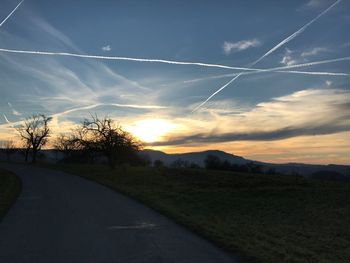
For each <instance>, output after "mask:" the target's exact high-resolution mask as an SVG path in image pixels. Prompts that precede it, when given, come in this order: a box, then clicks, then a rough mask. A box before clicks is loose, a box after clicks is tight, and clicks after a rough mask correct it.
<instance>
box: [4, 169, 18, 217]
mask: <svg viewBox="0 0 350 263" xmlns="http://www.w3.org/2000/svg"><path fill="white" fill-rule="evenodd" d="M20 192H21V181H20V179H19V178H18V176H16V175H15V174H13V173H10V172H7V171H5V170H2V169H0V221H1V219H2V218H3V217H4V215H5V214H6V212H7V210H8V209H9V208H10V207H11V205H12V204H13V203H14V202H15V201H16V198H17V196H18V195H19V193H20Z"/></svg>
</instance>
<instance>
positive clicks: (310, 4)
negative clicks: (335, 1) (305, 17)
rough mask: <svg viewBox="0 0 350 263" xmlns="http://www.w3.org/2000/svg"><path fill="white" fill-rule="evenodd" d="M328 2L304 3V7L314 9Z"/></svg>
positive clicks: (318, 0) (319, 0)
mask: <svg viewBox="0 0 350 263" xmlns="http://www.w3.org/2000/svg"><path fill="white" fill-rule="evenodd" d="M328 3H329V1H328V0H310V1H309V2H307V3H306V7H308V8H312V9H316V8H320V7H323V6H325V5H326V4H328Z"/></svg>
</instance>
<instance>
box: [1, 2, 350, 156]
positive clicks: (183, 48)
mask: <svg viewBox="0 0 350 263" xmlns="http://www.w3.org/2000/svg"><path fill="white" fill-rule="evenodd" d="M333 3H334V1H328V0H311V1H310V0H303V1H283V2H282V1H253V0H251V1H243V0H242V1H41V0H25V1H24V2H23V3H22V5H21V6H20V7H19V8H18V9H17V10H16V12H15V13H14V14H13V15H12V16H11V17H10V18H9V19H8V20H7V21H6V23H4V24H3V26H1V27H0V48H4V49H16V50H32V51H51V52H71V53H78V54H91V55H102V56H127V57H135V58H153V59H165V60H176V61H193V62H205V63H214V64H223V65H229V66H238V67H249V64H250V63H251V62H253V61H255V60H256V59H257V58H259V57H261V56H262V55H263V54H265V53H266V52H267V51H268V50H270V49H271V48H272V47H274V46H275V45H276V44H278V43H280V42H281V41H282V40H283V39H285V38H286V37H288V36H290V35H291V34H293V33H294V32H295V31H297V30H298V29H299V28H301V27H302V26H303V25H305V24H306V23H307V22H309V21H310V20H311V19H313V18H314V17H316V16H317V15H318V14H320V13H321V12H322V11H324V10H325V9H326V8H328V7H329V6H330V5H331V4H333ZM17 4H18V2H17V1H13V0H2V1H1V4H0V21H1V20H2V19H3V18H5V17H6V16H7V15H8V14H9V13H10V12H11V11H12V10H13V8H15V6H16V5H17ZM349 11H350V2H349V1H345V0H344V1H340V2H339V3H338V4H337V5H335V6H334V7H333V8H332V9H331V10H329V12H327V13H326V14H325V15H323V16H322V17H320V18H319V19H318V20H317V21H315V22H314V23H313V24H312V25H310V26H309V27H308V28H307V29H306V30H305V31H304V32H302V33H301V34H300V35H298V36H297V37H295V38H294V39H293V40H291V41H290V42H288V43H287V44H285V45H283V46H282V47H280V48H279V49H278V50H276V51H275V52H274V53H272V54H270V55H269V56H267V57H266V58H264V59H263V60H262V61H261V62H259V63H258V64H257V65H256V66H255V67H257V68H273V67H279V66H293V65H296V64H301V63H307V62H311V61H322V60H328V59H334V58H342V57H348V56H349V54H350V31H349V28H350V15H349V14H350V12H349ZM349 63H350V62H349V61H343V62H336V63H328V64H322V65H317V66H312V67H303V68H298V69H297V70H301V71H318V72H319V71H321V72H331V73H332V72H336V73H350V72H349V70H348V68H349ZM237 72H239V71H233V70H229V69H218V68H204V67H199V66H193V65H192V66H191V65H169V64H157V63H146V62H131V61H105V60H96V59H85V58H72V57H53V56H44V55H41V56H38V55H30V54H13V53H5V52H0V79H1V83H0V90H1V97H0V111H1V113H2V114H1V116H0V134H2V136H3V137H4V138H5V137H6V138H7V137H8V135H9V132H8V131H9V130H11V129H10V128H9V127H10V126H11V125H14V123H17V122H18V121H21V120H23V119H24V118H25V117H26V116H28V115H30V114H32V113H39V112H40V113H45V114H48V115H54V116H55V122H54V125H56V126H55V127H56V132H57V133H59V132H67V131H69V129H70V128H71V127H72V126H73V125H74V124H75V123H77V122H79V121H80V120H81V119H82V118H84V117H88V116H89V113H90V112H97V113H98V114H100V115H108V116H110V117H112V118H114V119H115V120H116V121H119V122H120V123H121V124H122V125H123V126H125V127H126V128H128V129H129V130H130V131H131V132H133V131H135V134H137V131H138V130H140V129H141V130H142V129H144V128H145V127H147V126H152V125H153V126H155V128H154V130H152V129H151V128H149V131H148V132H149V133H151V135H152V134H153V135H154V136H151V135H150V136H148V137H147V138H143V139H145V140H146V141H147V139H149V140H148V143H150V144H153V146H157V147H158V148H159V149H162V150H166V151H169V152H177V151H189V150H202V149H207V148H219V149H222V150H226V151H229V152H232V153H236V154H242V155H245V156H247V157H251V158H255V159H259V160H264V161H276V162H284V161H308V162H322V163H329V162H335V163H350V153H348V151H347V150H345V149H344V148H343V146H344V143H345V145H348V143H347V142H346V141H347V138H349V134H350V122H349V113H348V112H349V109H350V107H349V105H350V87H349V79H350V76H330V75H306V74H291V73H278V72H269V73H259V74H249V75H243V76H241V77H240V78H239V79H237V81H235V82H234V83H232V84H231V85H229V86H228V87H227V88H226V89H224V90H223V91H222V92H220V93H219V94H218V95H217V96H215V97H214V98H213V99H212V100H210V101H209V102H208V103H207V104H205V105H204V106H203V107H201V108H200V109H199V110H198V111H195V112H192V110H193V109H194V108H195V107H196V106H198V105H199V103H201V102H202V101H203V100H205V99H206V98H207V97H208V96H209V95H210V94H212V93H213V92H214V91H215V90H217V89H218V88H220V87H221V86H222V85H224V84H225V83H226V82H228V81H229V80H230V78H229V77H225V78H212V79H208V77H212V76H220V75H222V74H230V73H237ZM198 79H202V80H198ZM195 80H197V81H195ZM145 106H146V107H145ZM79 109H80V110H79ZM145 120H146V121H145ZM147 121H148V122H147ZM140 123H141V124H140ZM159 126H163V132H162V133H157V131H155V130H158V131H159V130H160V128H159ZM164 127H168V128H164ZM266 134H267V135H266ZM281 134H283V136H281ZM137 135H138V134H137ZM150 138H152V140H151V139H150ZM217 138H221V139H217ZM305 140H307V141H308V142H309V144H310V142H314V143H311V144H310V145H308V146H307V148H306V147H304V148H303V147H302V146H303V145H305ZM334 142H337V143H338V144H337V145H335V144H334ZM346 143H347V144H346ZM291 145H293V147H294V148H293V147H292V146H291ZM298 145H299V146H300V147H299V148H298V147H296V146H298ZM314 145H317V147H318V148H317V147H316V146H315V147H316V148H315V147H314ZM319 145H321V146H319ZM252 147H253V148H252ZM254 147H255V149H254ZM271 147H272V148H273V149H275V150H274V151H272V150H271ZM288 147H289V148H288ZM320 147H321V148H322V149H320ZM278 149H280V150H279V151H278ZM348 149H349V148H348Z"/></svg>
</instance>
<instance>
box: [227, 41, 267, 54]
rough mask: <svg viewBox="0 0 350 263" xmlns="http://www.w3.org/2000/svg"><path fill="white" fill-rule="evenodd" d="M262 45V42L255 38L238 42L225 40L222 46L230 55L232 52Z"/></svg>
mask: <svg viewBox="0 0 350 263" xmlns="http://www.w3.org/2000/svg"><path fill="white" fill-rule="evenodd" d="M260 45H261V42H260V41H259V40H258V39H256V38H254V39H250V40H241V41H238V42H228V41H225V42H224V44H223V46H222V48H223V50H224V52H225V54H226V55H229V54H231V53H235V52H239V51H243V50H246V49H248V48H252V47H258V46H260Z"/></svg>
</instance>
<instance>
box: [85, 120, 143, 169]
mask: <svg viewBox="0 0 350 263" xmlns="http://www.w3.org/2000/svg"><path fill="white" fill-rule="evenodd" d="M80 133H81V137H84V138H85V140H84V142H83V143H84V146H85V147H90V148H92V149H94V150H95V151H99V152H101V153H103V154H104V155H105V156H106V158H107V160H108V164H109V166H110V167H111V168H114V167H115V165H116V164H117V163H118V162H123V161H126V160H128V161H130V160H131V159H132V158H135V156H136V155H137V154H136V153H137V152H138V151H139V150H140V148H141V143H140V142H139V141H138V140H137V139H136V138H135V137H133V136H132V135H131V134H130V133H128V132H126V131H124V130H123V129H122V127H121V126H120V125H116V124H115V123H114V121H113V120H112V119H109V118H106V117H105V118H103V119H99V118H98V117H97V116H91V120H85V121H84V122H83V124H82V127H81V132H80Z"/></svg>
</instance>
